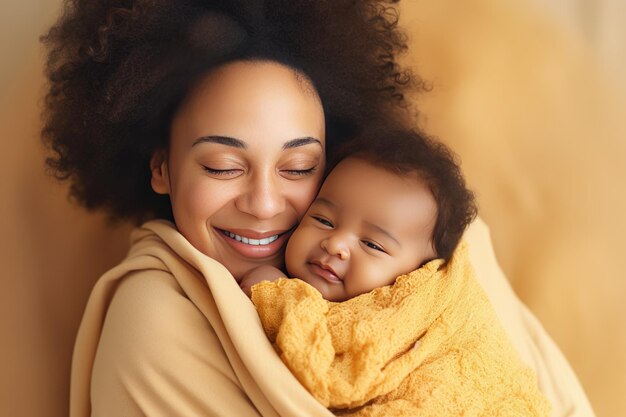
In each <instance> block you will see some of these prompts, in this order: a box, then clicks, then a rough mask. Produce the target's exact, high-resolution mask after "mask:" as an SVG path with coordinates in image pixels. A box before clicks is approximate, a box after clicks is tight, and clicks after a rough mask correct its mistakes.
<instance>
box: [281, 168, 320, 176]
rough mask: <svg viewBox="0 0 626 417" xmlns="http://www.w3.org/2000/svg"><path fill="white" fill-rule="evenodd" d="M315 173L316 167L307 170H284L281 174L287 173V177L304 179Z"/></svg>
mask: <svg viewBox="0 0 626 417" xmlns="http://www.w3.org/2000/svg"><path fill="white" fill-rule="evenodd" d="M316 171H317V165H315V166H312V167H311V168H307V169H285V170H283V172H285V173H287V174H288V175H291V176H294V177H304V176H307V175H311V174H314V173H315V172H316Z"/></svg>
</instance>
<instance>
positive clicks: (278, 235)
mask: <svg viewBox="0 0 626 417" xmlns="http://www.w3.org/2000/svg"><path fill="white" fill-rule="evenodd" d="M215 230H217V232H218V234H219V235H220V236H221V237H222V238H223V240H224V241H225V242H226V243H228V245H229V246H230V247H231V248H233V249H234V250H235V251H236V252H237V253H239V254H240V255H242V256H244V257H246V258H266V257H270V256H274V255H276V254H277V253H278V252H280V251H281V249H282V247H283V245H284V244H285V243H286V242H287V239H288V238H289V235H290V234H291V231H292V230H293V228H291V229H288V230H286V231H285V230H280V231H278V230H274V231H269V232H263V233H259V232H256V231H254V230H240V229H233V230H225V229H219V228H215Z"/></svg>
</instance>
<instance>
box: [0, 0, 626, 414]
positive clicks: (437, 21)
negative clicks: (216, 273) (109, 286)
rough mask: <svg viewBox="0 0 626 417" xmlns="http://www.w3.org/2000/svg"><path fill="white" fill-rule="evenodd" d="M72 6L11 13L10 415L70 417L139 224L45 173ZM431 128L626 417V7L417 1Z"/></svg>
mask: <svg viewBox="0 0 626 417" xmlns="http://www.w3.org/2000/svg"><path fill="white" fill-rule="evenodd" d="M59 5H60V1H59V0H54V1H46V2H44V1H43V0H22V1H20V2H17V1H16V0H10V1H6V2H3V3H2V5H1V6H0V62H1V64H0V126H1V128H2V129H3V133H2V136H1V138H2V139H1V140H2V148H1V149H2V151H1V152H0V167H1V169H2V171H1V172H0V173H1V175H0V195H1V196H2V204H0V222H1V223H0V230H2V239H1V240H0V245H1V247H0V262H1V265H3V272H2V275H1V276H2V292H1V294H2V298H1V299H0V324H1V326H2V327H1V330H2V343H1V344H0V358H2V359H1V360H2V363H1V365H0V370H1V371H0V415H3V416H5V415H6V416H16V417H19V416H42V415H48V416H62V415H66V414H67V395H68V379H69V361H70V356H71V346H72V342H73V337H74V333H75V331H76V328H77V325H78V321H79V319H80V315H81V312H82V309H83V307H84V304H85V301H86V296H87V294H88V292H89V290H90V288H91V286H92V284H93V282H94V281H95V280H96V279H97V277H98V276H99V275H100V274H101V273H102V272H103V271H105V270H106V269H107V268H109V267H110V266H112V265H113V264H114V263H115V262H116V261H117V260H119V259H120V257H121V256H123V253H124V251H125V249H126V236H127V233H128V230H129V228H128V226H127V225H118V226H117V227H109V226H107V224H106V222H105V220H104V218H103V217H102V216H101V215H98V214H89V213H86V212H85V211H84V210H82V209H80V208H76V207H73V206H72V205H71V204H70V203H69V202H68V201H67V199H66V197H65V188H64V186H62V185H59V184H56V183H55V182H53V181H51V180H50V179H48V178H46V177H45V174H44V172H43V162H42V161H43V158H44V156H43V150H42V148H41V146H40V145H39V142H38V132H39V128H40V125H39V116H38V112H39V105H40V102H41V97H42V92H43V78H42V76H41V69H42V51H41V49H40V47H39V45H38V42H37V36H38V35H39V34H41V33H42V32H43V31H44V30H45V28H46V27H47V26H49V25H50V24H51V23H52V21H53V20H54V16H55V14H56V13H57V11H58V7H59ZM401 22H402V24H404V25H405V26H406V27H407V29H408V32H409V34H410V36H411V45H412V48H413V51H412V53H411V55H410V56H409V57H408V59H407V61H408V62H409V63H410V64H411V65H412V66H413V67H414V68H415V69H416V70H417V71H418V72H419V73H420V74H421V75H422V76H423V77H424V78H425V79H427V80H428V81H429V82H430V84H431V86H432V91H431V92H430V93H428V94H424V95H422V96H421V97H420V98H419V108H420V110H421V114H420V122H421V124H422V125H423V126H425V127H426V129H427V130H428V131H430V132H432V133H433V134H436V135H438V136H439V137H440V138H441V139H443V140H444V141H446V142H447V143H449V144H450V145H452V146H453V148H454V149H455V150H456V151H457V152H458V153H459V154H460V156H461V158H462V160H463V168H464V170H465V172H466V175H467V178H468V180H469V182H470V185H471V186H472V187H473V188H474V189H475V190H476V192H477V194H478V197H479V202H480V209H481V215H482V216H483V218H484V219H485V220H486V221H487V223H488V224H489V225H490V227H491V229H492V233H493V238H494V242H495V245H496V250H497V254H498V257H499V259H500V261H501V263H502V266H503V268H504V270H505V271H506V272H507V274H508V276H509V278H510V280H511V282H512V283H513V285H514V287H515V289H516V290H517V292H518V293H519V294H520V296H521V297H522V298H523V299H524V300H525V302H526V303H527V304H528V305H529V306H530V307H531V309H532V310H533V311H534V312H535V313H536V314H537V315H538V316H539V318H540V319H541V321H542V322H543V323H544V325H545V327H546V328H547V330H548V331H549V332H550V333H551V334H552V336H553V337H554V338H555V340H556V341H557V342H558V343H559V345H560V346H561V348H562V349H563V352H564V353H565V355H566V356H567V357H568V358H569V360H570V361H571V363H572V365H573V367H574V369H575V370H576V372H577V373H578V375H579V377H580V379H581V381H582V383H583V386H584V387H585V389H586V390H587V393H588V395H589V397H590V400H591V402H592V405H593V406H594V408H595V410H596V412H597V414H598V416H600V417H610V416H621V415H624V414H625V413H626V401H625V400H624V399H622V397H623V395H622V394H623V393H624V392H626V306H625V304H624V301H623V299H624V298H625V296H626V281H625V280H624V279H623V277H624V276H625V275H626V274H625V272H624V271H626V254H624V253H623V252H624V251H623V248H624V245H623V244H622V236H624V235H625V232H626V222H625V221H624V220H623V215H624V213H626V191H625V189H626V187H625V179H626V164H625V163H624V162H623V161H622V160H623V159H624V156H626V129H625V127H624V119H626V110H625V109H626V84H625V83H624V81H623V72H624V68H625V64H626V29H625V28H626V2H623V1H622V0H577V1H574V0H567V1H566V0H549V1H548V0H546V1H543V2H541V3H540V2H539V0H536V1H535V2H533V1H531V0H524V1H522V0H499V1H493V0H492V1H487V0H465V1H462V2H461V1H452V0H437V1H425V0H419V1H406V2H405V4H404V6H403V16H402V21H401Z"/></svg>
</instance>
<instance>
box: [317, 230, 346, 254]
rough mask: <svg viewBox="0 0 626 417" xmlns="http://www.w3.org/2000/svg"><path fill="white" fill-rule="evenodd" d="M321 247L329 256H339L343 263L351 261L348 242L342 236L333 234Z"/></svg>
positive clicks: (323, 241)
mask: <svg viewBox="0 0 626 417" xmlns="http://www.w3.org/2000/svg"><path fill="white" fill-rule="evenodd" d="M320 246H321V247H322V249H324V250H325V251H326V252H327V253H328V254H329V255H332V256H338V257H339V259H341V260H342V261H346V260H348V259H350V250H349V247H348V243H347V240H346V238H345V237H344V236H342V235H340V234H333V235H332V236H330V237H328V238H326V239H324V240H322V242H321V244H320Z"/></svg>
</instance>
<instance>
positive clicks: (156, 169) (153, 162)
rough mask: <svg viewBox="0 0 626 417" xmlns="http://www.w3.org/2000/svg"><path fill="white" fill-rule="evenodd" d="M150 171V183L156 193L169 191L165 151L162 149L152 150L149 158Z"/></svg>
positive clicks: (167, 192)
mask: <svg viewBox="0 0 626 417" xmlns="http://www.w3.org/2000/svg"><path fill="white" fill-rule="evenodd" d="M150 171H151V172H152V179H151V180H150V185H151V186H152V189H153V190H154V192H155V193H157V194H169V193H170V178H169V173H168V170H167V152H166V151H164V150H157V151H154V153H153V154H152V158H150Z"/></svg>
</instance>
